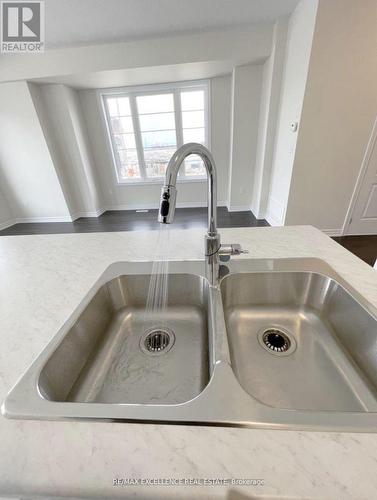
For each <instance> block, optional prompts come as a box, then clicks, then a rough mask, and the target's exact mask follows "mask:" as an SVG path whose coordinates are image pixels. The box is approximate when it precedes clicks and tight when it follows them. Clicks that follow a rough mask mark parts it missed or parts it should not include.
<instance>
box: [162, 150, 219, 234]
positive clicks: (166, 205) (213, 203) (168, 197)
mask: <svg viewBox="0 0 377 500" xmlns="http://www.w3.org/2000/svg"><path fill="white" fill-rule="evenodd" d="M191 154H195V155H198V156H200V158H201V159H202V160H203V163H204V166H205V168H206V171H207V177H208V234H209V235H210V236H215V235H216V234H217V228H216V225H217V214H216V210H217V193H216V187H217V179H216V167H215V161H214V159H213V157H212V154H211V152H210V151H209V150H208V149H207V148H206V147H205V146H203V145H202V144H198V143H196V142H190V143H188V144H184V145H183V146H181V147H180V148H178V149H177V151H176V152H175V153H174V154H173V156H172V157H171V159H170V161H169V164H168V166H167V169H166V175H165V185H164V187H163V188H162V192H161V201H160V210H159V213H158V221H159V222H161V223H163V224H171V223H172V222H173V218H174V211H175V201H176V195H177V190H176V184H177V176H178V171H179V169H180V167H181V165H182V163H183V162H184V160H185V158H186V157H187V156H189V155H191Z"/></svg>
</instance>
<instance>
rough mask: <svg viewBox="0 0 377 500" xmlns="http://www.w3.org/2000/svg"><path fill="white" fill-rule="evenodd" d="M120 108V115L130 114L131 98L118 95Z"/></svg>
mask: <svg viewBox="0 0 377 500" xmlns="http://www.w3.org/2000/svg"><path fill="white" fill-rule="evenodd" d="M118 110H119V115H120V116H130V115H131V108H130V100H129V98H128V97H118Z"/></svg>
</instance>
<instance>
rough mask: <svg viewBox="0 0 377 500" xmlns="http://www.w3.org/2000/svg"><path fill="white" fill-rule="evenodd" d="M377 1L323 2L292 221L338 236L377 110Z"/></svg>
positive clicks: (292, 191) (290, 214)
mask: <svg viewBox="0 0 377 500" xmlns="http://www.w3.org/2000/svg"><path fill="white" fill-rule="evenodd" d="M376 23H377V3H376V1H375V0H362V1H360V0H358V1H355V0H331V1H328V0H321V1H320V4H319V9H318V19H317V25H316V31H315V35H314V41H313V49H312V55H311V60H310V70H309V77H308V83H307V88H306V93H305V100H304V107H303V112H302V119H301V126H300V134H299V137H298V143H297V149H296V157H295V162H294V168H293V176H292V185H291V189H290V196H289V203H288V209H287V216H286V224H312V225H314V226H317V227H319V228H321V229H324V230H326V231H327V232H328V233H331V234H339V233H340V232H341V231H342V228H343V225H344V223H345V217H346V213H347V209H348V206H349V203H350V199H351V196H352V192H353V189H354V186H355V183H356V179H357V176H358V173H359V170H360V167H361V163H362V159H363V155H364V152H365V149H366V145H367V142H368V139H369V136H370V131H371V129H372V126H373V121H374V119H375V115H376V110H377V24H376Z"/></svg>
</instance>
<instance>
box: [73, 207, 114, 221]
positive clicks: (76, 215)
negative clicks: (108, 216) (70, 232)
mask: <svg viewBox="0 0 377 500" xmlns="http://www.w3.org/2000/svg"><path fill="white" fill-rule="evenodd" d="M106 210H107V209H105V208H100V209H99V210H96V211H95V212H76V213H74V214H72V216H71V218H72V222H73V221H75V220H76V219H80V218H81V217H99V216H100V215H102V214H103V213H104V212H106Z"/></svg>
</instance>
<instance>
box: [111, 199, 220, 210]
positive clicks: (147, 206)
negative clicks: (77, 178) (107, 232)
mask: <svg viewBox="0 0 377 500" xmlns="http://www.w3.org/2000/svg"><path fill="white" fill-rule="evenodd" d="M217 206H218V207H225V206H226V202H225V201H219V202H218V203H217ZM201 207H207V203H206V202H204V201H189V202H183V203H177V208H201ZM158 208H159V205H158V202H157V203H137V204H136V203H135V204H127V205H106V206H105V208H104V210H103V212H106V211H107V210H156V209H158Z"/></svg>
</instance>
